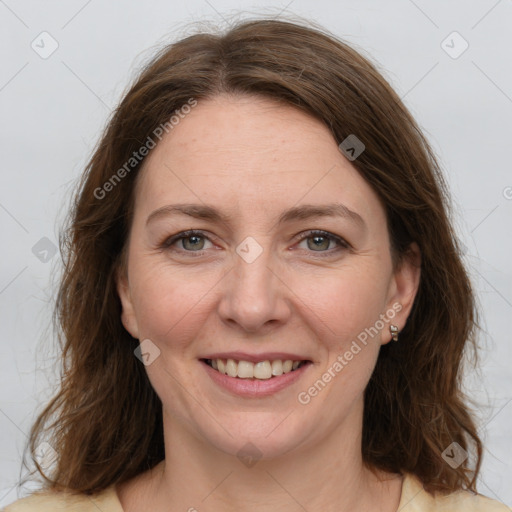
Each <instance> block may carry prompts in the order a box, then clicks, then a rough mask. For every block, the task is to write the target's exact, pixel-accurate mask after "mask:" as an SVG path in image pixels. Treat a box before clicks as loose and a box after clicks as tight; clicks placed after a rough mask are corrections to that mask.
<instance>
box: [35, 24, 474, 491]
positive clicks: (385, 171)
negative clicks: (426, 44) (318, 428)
mask: <svg viewBox="0 0 512 512" xmlns="http://www.w3.org/2000/svg"><path fill="white" fill-rule="evenodd" d="M219 93H231V94H248V95H260V96H263V97H266V98H269V99H273V100H276V101H281V102H284V103H285V104H288V105H292V106H294V107H295V108H298V109H301V110H302V111H304V112H307V113H309V114H310V115H312V116H314V117H315V118H317V119H319V120H321V121H322V122H323V123H325V125H326V126H327V127H328V128H329V129H330V130H331V132H332V134H333V136H334V138H335V139H336V141H337V142H338V143H341V142H342V141H343V140H344V139H345V138H346V137H347V136H349V135H351V134H355V135H356V136H357V137H358V138H359V139H360V140H361V141H363V143H364V144H365V146H366V148H365V150H364V152H363V153H362V154H361V155H360V156H359V157H358V158H357V159H356V160H354V161H353V162H352V163H353V165H354V166H355V167H356V168H357V169H358V171H359V172H360V173H361V175H362V176H363V177H364V178H365V179H366V180H367V181H368V183H369V184H370V185H371V186H372V187H373V189H374V190H375V191H376V193H377V194H378V196H379V197H380V199H381V201H382V203H383V205H384V207H385V209H386V213H387V219H388V225H389V232H390V239H391V243H392V247H393V251H394V254H395V255H397V256H398V257H397V263H396V264H400V257H401V256H402V257H403V256H404V255H405V254H406V253H407V250H408V248H409V247H410V244H411V243H412V242H416V243H417V244H418V246H419V248H420V250H421V254H422V262H421V267H422V268H421V280H420V285H419V290H418V293H417V296H416V299H415V303H414V306H413V309H412V311H411V314H410V316H409V319H408V321H407V324H406V326H405V328H404V329H403V331H402V332H401V334H400V341H399V343H391V344H387V345H385V346H383V347H382V348H381V351H380V354H379V357H378V361H377V365H376V368H375V371H374V373H373V375H372V377H371V379H370V381H369V384H368V386H367V388H366V391H365V408H364V422H363V443H362V455H363V460H364V462H365V464H366V465H367V466H368V467H370V468H377V469H381V470H385V471H390V472H398V473H400V472H409V473H413V474H415V475H417V477H418V478H419V479H420V480H421V482H422V483H423V485H424V487H425V489H426V490H427V491H429V492H434V491H442V492H451V491H455V490H457V489H461V488H467V489H471V490H475V482H476V477H477V475H478V472H479V469H480V464H481V457H482V445H481V441H480V439H479V437H478V434H477V430H476V428H475V423H474V420H473V418H472V415H471V413H470V411H469V409H468V406H467V404H466V402H467V398H466V397H464V396H463V394H462V392H461V371H462V368H463V362H464V357H463V356H464V354H465V353H466V352H465V348H473V349H475V348H476V344H475V341H474V334H475V330H476V329H475V327H476V309H475V303H474V296H473V293H472V289H471V285H470V282H469V279H468V275H467V273H466V270H465V268H464V266H463V264H462V261H461V256H460V251H459V248H458V245H457V241H456V238H455V236H454V232H453V230H452V227H451V225H450V222H449V220H448V216H447V215H448V214H447V212H448V208H449V204H448V200H447V193H446V186H445V183H444V181H443V178H442V176H441V173H440V170H439V165H438V163H437V162H436V158H435V156H434V154H433V152H432V150H431V148H430V147H429V144H428V142H427V141H426V139H425V137H424V136H423V134H422V133H421V131H420V129H419V127H418V126H417V124H416V122H415V121H414V119H413V118H412V117H411V115H410V114H409V112H408V111H407V109H406V108H405V106H404V105H403V103H402V102H401V100H400V98H399V97H398V96H397V94H396V93H395V92H394V91H393V90H392V88H391V87H390V86H389V84H388V83H387V82H386V80H385V79H384V78H383V76H382V75H381V74H380V72H379V71H377V68H376V66H375V65H374V64H372V63H370V62H369V60H368V59H367V58H365V57H363V56H362V55H361V54H360V53H358V52H357V51H355V50H354V49H352V48H351V47H350V46H348V45H347V44H346V43H344V42H342V41H341V40H339V39H337V38H336V37H335V36H333V35H332V34H330V33H328V32H327V31H325V30H323V29H321V28H319V27H315V26H313V25H312V24H311V26H306V24H304V25H301V24H299V23H292V22H290V21H287V20H255V21H245V22H239V23H238V24H236V25H235V26H234V27H232V28H231V29H230V30H229V31H227V32H226V33H225V34H216V33H199V34H195V35H192V36H188V37H185V38H183V39H182V40H180V41H178V42H176V43H174V44H170V45H168V46H166V47H164V48H163V49H162V50H161V51H160V52H159V53H158V54H157V55H156V56H155V57H154V58H153V59H152V60H151V62H150V63H149V64H147V65H146V67H145V68H144V69H143V70H142V72H141V73H140V75H139V76H138V78H137V80H136V81H135V83H134V85H133V86H132V87H131V88H130V89H129V91H128V93H127V94H126V95H125V96H124V98H123V100H122V101H121V103H120V105H119V106H118V107H117V109H116V110H115V112H114V113H113V115H112V117H111V119H110V121H109V123H108V125H107V127H106V129H105V131H104V133H103V136H102V137H101V140H100V141H99V144H98V146H97V148H96V150H95V152H94V154H93V156H92V158H91V160H90V161H89V163H88V165H87V168H86V171H85V173H84V175H83V179H82V181H81V183H80V186H79V190H78V192H77V195H76V200H75V202H74V204H73V208H72V215H71V221H70V226H69V228H68V230H67V231H66V236H65V237H64V238H63V240H62V241H61V244H62V253H63V254H64V272H63V276H62V280H61V282H60V288H59V293H58V296H57V304H56V313H55V320H56V322H57V325H58V326H59V327H60V331H59V339H60V340H61V345H62V351H63V370H62V376H61V383H60V390H59V391H58V393H57V394H56V396H55V397H54V398H53V399H52V400H51V401H50V403H49V404H48V405H47V406H46V408H44V410H43V411H42V413H41V414H40V415H39V417H38V418H37V421H36V422H35V424H34V426H33V428H32V431H31V435H30V450H31V455H32V459H33V461H34V462H35V464H36V466H37V468H38V471H39V472H40V473H41V475H42V476H43V477H44V479H45V481H44V486H45V487H46V488H51V489H58V488H65V489H68V490H73V491H77V492H85V493H91V492H97V491H100V490H102V489H104V488H106V487H107V486H109V485H111V484H114V483H121V482H123V481H126V480H128V479H130V478H132V477H134V476H135V475H137V474H139V473H141V472H143V471H145V470H147V469H150V468H152V467H153V466H155V465H156V464H157V463H158V462H159V461H161V460H162V459H163V458H164V442H163V426H162V411H161V409H162V405H161V402H160V400H159V398H158V396H157V395H156V393H155V392H154V390H153V388H152V387H151V385H150V382H149V380H148V378H147V375H146V372H145V369H144V366H143V365H142V364H141V363H140V362H139V360H138V359H137V358H136V357H134V349H135V348H136V347H137V346H138V340H136V339H134V338H132V337H131V336H130V335H129V334H128V332H127V331H126V330H125V329H124V328H123V326H122V324H121V320H120V315H121V305H120V300H119V297H118V294H117V291H116V283H115V280H116V272H117V271H118V270H119V268H120V264H121V257H122V254H123V249H124V247H125V242H126V240H127V236H128V233H129V228H130V222H131V215H132V208H133V199H134V198H133V194H134V183H135V178H136V175H137V172H138V171H139V170H140V167H141V164H142V163H143V161H144V160H143V159H142V160H141V161H140V162H137V163H136V165H133V169H127V168H126V162H127V161H129V159H130V158H131V157H132V155H133V154H134V152H137V151H138V150H139V149H140V147H141V145H142V144H144V143H145V141H146V140H148V139H147V138H148V137H150V136H152V134H154V133H155V130H156V129H157V127H159V126H161V125H164V126H167V127H169V123H168V122H169V119H170V118H171V116H172V115H173V114H174V113H175V112H176V111H179V109H180V108H181V107H182V106H183V105H185V104H187V102H188V103H190V100H191V99H194V100H195V101H201V100H202V99H207V98H211V97H213V96H215V95H217V94H219ZM166 123H167V125H166ZM132 163H133V162H132ZM123 165H124V169H125V171H126V172H124V173H119V172H118V173H117V176H118V177H120V174H122V179H119V180H117V179H116V180H113V176H114V174H115V173H116V170H118V169H121V168H123ZM109 180H110V181H109ZM107 182H109V183H110V186H109V187H105V184H106V183H107ZM107 188H108V195H107V196H106V197H103V196H105V194H104V193H103V192H102V193H101V194H100V193H98V190H104V191H105V190H106V189H107ZM474 352H475V351H474ZM475 354H476V352H475ZM475 354H473V355H475ZM47 431H48V432H49V434H48V437H47V436H46V432H47ZM41 440H45V441H48V442H49V443H50V445H51V446H52V447H53V448H54V449H55V450H56V452H57V454H58V459H57V463H56V466H55V469H54V471H53V472H52V474H51V475H46V474H45V472H44V470H43V469H42V468H41V467H40V466H39V465H38V464H37V461H36V459H35V449H36V447H37V445H38V444H39V442H41ZM454 441H455V442H457V443H458V444H459V445H460V446H462V447H463V448H464V449H466V450H470V449H471V448H473V449H474V450H475V452H476V454H475V455H476V457H474V459H475V461H474V463H473V466H474V467H470V462H469V461H470V459H467V460H466V461H465V462H463V463H462V464H461V465H460V466H459V467H457V468H452V467H450V466H449V465H448V464H447V463H446V462H445V461H444V460H443V458H442V456H441V454H442V452H443V451H444V450H445V449H446V448H447V447H448V446H449V445H450V444H451V443H452V442H454ZM469 445H472V446H469Z"/></svg>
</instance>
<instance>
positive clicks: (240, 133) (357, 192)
mask: <svg viewBox="0 0 512 512" xmlns="http://www.w3.org/2000/svg"><path fill="white" fill-rule="evenodd" d="M178 199H179V202H205V203H217V204H218V205H219V207H221V208H222V207H224V209H225V210H226V211H229V209H233V213H235V212H237V211H241V210H242V211H243V210H244V209H250V210H252V211H254V210H255V209H256V210H257V211H258V214H263V213H264V212H269V213H270V212H273V213H274V214H275V213H277V211H278V210H279V209H284V208H288V207H290V206H292V205H296V204H300V203H307V204H322V203H326V202H329V203H332V202H338V201H341V202H343V203H344V204H346V206H347V207H349V208H352V209H358V208H359V209H361V208H364V209H365V210H366V211H367V215H369V216H377V217H379V216H381V217H382V216H383V215H384V213H383V208H382V206H381V204H380V201H379V200H378V198H377V195H376V194H375V192H374V191H373V190H372V189H371V187H370V186H369V185H368V184H367V183H366V181H365V180H364V179H363V178H362V177H361V176H360V174H359V172H358V171H357V170H356V169H355V167H354V166H353V165H352V164H351V163H350V162H349V161H348V160H347V159H346V158H345V157H344V156H343V154H342V153H341V151H340V150H339V148H338V146H337V144H336V141H335V140H334V137H333V136H332V134H331V132H330V131H329V130H328V128H327V127H326V126H325V125H324V124H323V123H322V122H321V121H319V120H317V119H315V118H313V117H312V116H310V115H308V114H306V113H304V112H302V111H300V110H298V109H296V108H293V107H291V106H287V105H282V104H280V103H277V102H275V101H272V100H267V99H264V98H260V97H254V96H238V97H233V96H227V95H222V96H218V97H215V98H212V99H208V100H204V101H200V102H199V103H198V104H197V106H196V107H195V108H193V109H192V110H191V112H190V113H189V114H187V115H185V116H184V117H183V118H182V119H181V120H180V122H179V124H177V125H175V126H174V127H173V129H172V130H171V131H170V132H169V133H168V134H167V135H165V136H164V137H163V138H162V141H161V142H159V143H158V145H157V146H156V147H155V148H154V149H153V150H152V151H151V153H150V154H149V155H148V157H147V158H146V160H145V162H144V166H143V169H142V171H141V175H140V176H139V183H138V185H137V193H136V207H137V204H138V206H139V207H143V208H144V209H147V208H150V207H151V208H158V207H161V206H164V205H165V204H168V203H172V202H178V201H177V200H178Z"/></svg>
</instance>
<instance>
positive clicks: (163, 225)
mask: <svg viewBox="0 0 512 512" xmlns="http://www.w3.org/2000/svg"><path fill="white" fill-rule="evenodd" d="M355 135H356V136H357V134H355ZM139 178H140V180H139V182H138V184H137V188H136V199H135V209H134V217H133V224H132V226H131V232H130V238H129V245H128V260H127V267H126V273H125V274H122V276H121V277H120V278H119V280H118V290H119V294H120V297H121V300H122V305H123V314H122V320H123V324H124V326H125V327H126V329H127V330H128V331H129V332H130V333H131V334H132V336H134V337H136V338H138V339H139V340H140V341H141V342H142V352H143V353H144V354H145V356H144V361H145V364H146V370H147V373H148V376H149V379H150V381H151V384H152V386H153V387H154V389H155V391H156V393H157V394H158V396H159V397H160V399H161V401H162V403H163V410H164V428H166V429H169V431H171V432H172V431H173V430H172V429H174V431H178V430H180V431H181V432H185V433H186V436H188V439H195V440H197V441H198V442H199V443H201V444H203V445H204V444H205V443H206V444H207V445H208V446H210V447H214V448H217V449H219V450H222V451H223V452H226V453H230V454H237V453H240V450H241V453H243V452H244V450H247V449H248V448H247V447H248V446H251V449H252V450H254V451H255V452H257V453H258V456H263V457H273V456H277V455H280V454H283V453H285V452H288V451H289V450H294V449H295V450H301V449H306V448H308V447H309V448H311V447H313V446H319V445H320V443H322V441H323V440H325V439H327V438H330V437H331V436H332V435H335V436H343V437H344V438H345V439H352V440H354V439H356V438H357V436H358V435H359V434H360V430H361V414H362V405H363V391H364V389H365V387H366V385H367V383H368V380H369V378H370V375H371V373H372V371H373V368H374V366H375V363H376V360H377V356H378V353H379V348H380V346H381V345H382V344H384V343H388V342H389V341H390V339H391V335H390V332H389V325H390V324H395V325H397V326H399V328H402V327H403V326H404V324H405V321H406V318H407V314H408V312H409V310H410V307H411V305H412V301H413V299H414V294H415V292H416V288H417V283H418V279H419V270H418V269H417V266H416V265H413V264H412V263H410V262H405V263H404V264H402V265H401V266H400V267H399V268H398V269H394V268H393V265H392V260H391V253H390V241H389V237H388V231H387V226H386V216H385V212H384V209H383V207H382V205H381V203H380V202H379V200H378V198H377V196H376V194H375V193H374V192H373V190H372V189H371V188H370V186H369V185H368V184H367V183H366V181H365V180H364V179H363V178H362V177H361V176H360V175H359V174H358V172H357V171H356V170H355V168H354V166H353V165H352V164H351V163H350V161H349V160H348V159H347V158H346V157H345V156H344V155H343V154H342V152H341V151H340V149H339V148H338V146H337V144H336V142H335V140H334V139H333V137H332V135H331V134H330V132H329V130H328V129H327V128H326V127H325V126H324V125H323V124H322V123H320V122H319V121H317V120H315V119H313V118H311V117H309V116H307V115H306V114H304V113H302V112H300V111H298V110H296V109H294V108H292V107H287V106H281V105H278V104H276V103H273V102H272V101H270V100H265V99H261V98H255V97H248V96H246V97H237V98H234V97H228V96H218V97H216V98H215V99H212V100H208V101H203V102H199V103H198V105H197V106H196V107H195V108H194V109H192V111H191V112H190V113H189V114H187V115H186V116H185V117H184V118H183V119H182V120H181V121H180V123H179V124H178V125H177V126H175V127H174V128H173V129H172V131H170V132H169V134H168V135H166V137H164V138H163V139H162V141H161V142H160V143H159V144H158V145H157V146H156V148H155V149H153V150H152V151H151V153H150V154H149V155H148V157H147V158H146V161H145V164H144V169H143V171H142V174H141V175H140V177H139ZM189 230H193V232H192V233H190V232H189V233H187V231H189ZM228 359H229V360H232V361H228ZM289 360H291V361H294V362H295V361H297V362H300V366H299V367H298V368H297V369H296V370H292V371H289V369H290V368H289V367H290V366H291V363H289V362H288V363H287V362H286V361H289ZM212 361H213V362H212ZM240 361H242V363H240ZM255 363H259V364H255ZM211 365H213V366H214V367H215V366H216V367H217V369H215V368H213V367H212V366H211ZM224 366H226V367H227V368H224V371H227V372H228V374H227V375H226V374H224V373H221V371H222V370H223V367H224ZM295 366H297V364H295V365H294V366H292V368H293V367H295ZM219 370H221V371H219ZM283 372H285V373H283ZM272 374H275V375H273V376H271V375H272ZM235 375H236V376H235ZM249 442H250V443H252V445H254V446H252V445H247V443H249Z"/></svg>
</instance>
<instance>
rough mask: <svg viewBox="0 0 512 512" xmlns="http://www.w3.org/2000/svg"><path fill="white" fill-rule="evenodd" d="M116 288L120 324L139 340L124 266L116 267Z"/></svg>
mask: <svg viewBox="0 0 512 512" xmlns="http://www.w3.org/2000/svg"><path fill="white" fill-rule="evenodd" d="M116 287H117V293H118V295H119V298H120V299H121V307H122V311H121V322H122V323H123V326H124V328H125V329H126V330H127V331H128V332H129V333H130V334H131V335H132V336H133V337H134V338H137V339H139V327H138V324H137V317H136V316H135V309H134V307H133V301H132V296H131V290H130V284H129V281H128V275H127V271H126V268H125V266H124V265H122V266H121V267H118V270H117V272H116Z"/></svg>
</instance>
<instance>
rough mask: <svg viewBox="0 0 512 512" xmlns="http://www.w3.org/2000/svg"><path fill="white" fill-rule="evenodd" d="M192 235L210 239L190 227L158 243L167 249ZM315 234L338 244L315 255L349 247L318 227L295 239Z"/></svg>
mask: <svg viewBox="0 0 512 512" xmlns="http://www.w3.org/2000/svg"><path fill="white" fill-rule="evenodd" d="M192 236H199V237H201V238H205V239H206V240H208V241H210V242H211V241H212V240H210V238H209V237H207V236H206V235H205V234H204V232H203V231H201V230H196V229H190V230H187V231H182V232H180V233H177V234H176V235H174V236H172V237H170V238H166V239H165V240H164V241H163V243H161V244H160V246H161V248H162V249H169V248H170V247H172V245H174V244H175V243H176V242H178V241H180V240H183V239H186V238H190V237H192ZM315 236H320V237H324V238H327V239H328V240H330V241H333V242H336V243H337V244H338V247H337V248H336V249H332V250H331V249H330V250H327V251H310V252H312V253H315V252H317V253H318V255H317V256H316V257H320V258H322V257H325V256H332V255H333V254H334V253H338V252H339V251H340V250H343V249H345V250H346V249H350V248H351V246H350V244H349V243H348V242H347V241H346V240H344V239H343V238H341V237H339V236H337V235H334V234H332V233H329V232H328V231H323V230H318V229H313V230H309V231H305V232H304V233H301V234H300V235H299V239H298V241H297V243H300V242H302V241H303V240H305V239H307V238H313V237H315ZM205 251H206V249H202V250H200V251H187V250H186V249H180V250H179V252H185V253H187V254H189V255H191V256H192V257H197V256H203V254H204V252H205Z"/></svg>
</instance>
